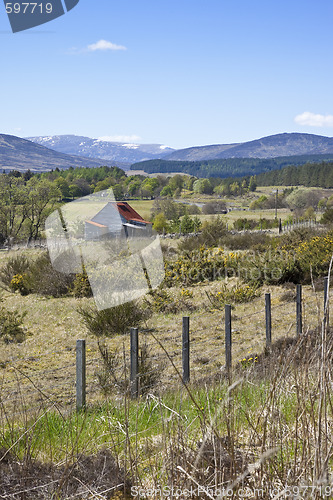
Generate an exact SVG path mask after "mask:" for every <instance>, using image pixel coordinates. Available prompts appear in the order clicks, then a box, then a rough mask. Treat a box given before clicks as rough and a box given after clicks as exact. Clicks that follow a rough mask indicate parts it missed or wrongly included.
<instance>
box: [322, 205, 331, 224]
mask: <svg viewBox="0 0 333 500" xmlns="http://www.w3.org/2000/svg"><path fill="white" fill-rule="evenodd" d="M320 222H321V224H332V222H333V208H327V209H326V210H325V212H324V213H323V216H322V218H321V219H320Z"/></svg>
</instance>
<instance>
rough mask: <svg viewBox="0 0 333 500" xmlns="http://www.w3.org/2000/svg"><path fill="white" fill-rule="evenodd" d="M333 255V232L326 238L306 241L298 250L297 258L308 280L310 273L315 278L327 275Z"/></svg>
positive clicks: (318, 237) (319, 237)
mask: <svg viewBox="0 0 333 500" xmlns="http://www.w3.org/2000/svg"><path fill="white" fill-rule="evenodd" d="M332 255H333V232H332V231H331V232H329V233H327V234H326V235H325V236H315V237H314V238H311V240H308V241H304V242H302V243H300V244H299V245H298V247H297V248H296V258H297V259H298V261H299V263H300V266H301V268H302V270H303V272H304V274H305V276H306V278H307V279H309V278H310V273H312V275H313V276H314V277H318V276H322V275H324V274H327V270H328V268H329V264H330V260H331V258H332Z"/></svg>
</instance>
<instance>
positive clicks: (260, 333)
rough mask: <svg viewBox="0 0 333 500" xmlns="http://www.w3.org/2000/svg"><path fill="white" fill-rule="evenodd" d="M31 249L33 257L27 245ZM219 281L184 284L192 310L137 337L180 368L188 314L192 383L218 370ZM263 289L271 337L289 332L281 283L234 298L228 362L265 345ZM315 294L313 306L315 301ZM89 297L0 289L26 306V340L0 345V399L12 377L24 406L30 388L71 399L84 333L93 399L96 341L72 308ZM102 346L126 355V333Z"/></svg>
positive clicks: (308, 324)
mask: <svg viewBox="0 0 333 500" xmlns="http://www.w3.org/2000/svg"><path fill="white" fill-rule="evenodd" d="M33 253H34V255H36V251H35V250H34V251H33ZM6 255H8V253H7V254H6ZM1 256H2V257H3V256H4V254H1ZM230 281H231V282H232V281H233V280H230ZM219 286H220V285H219V283H218V282H214V283H207V284H200V285H197V286H194V287H190V288H189V290H190V292H193V298H192V299H190V302H191V303H192V304H193V305H194V306H195V308H194V310H193V311H191V312H188V313H187V312H186V311H185V312H180V313H177V314H165V313H164V314H157V313H155V314H154V315H153V316H152V318H151V319H149V320H148V321H147V323H146V325H145V328H144V329H143V331H142V332H141V333H140V342H142V343H143V342H146V343H147V344H148V345H149V347H150V348H151V353H152V355H153V356H155V357H156V360H157V361H158V360H162V361H166V359H167V358H166V353H165V352H164V351H163V349H161V347H160V346H159V345H158V344H157V343H156V342H155V340H154V339H153V338H152V336H151V333H153V334H154V335H155V336H156V337H157V338H158V339H159V341H160V342H161V343H162V344H163V347H164V348H165V349H166V351H167V353H168V354H169V355H170V356H171V357H172V359H173V360H174V363H175V364H176V366H177V367H178V369H179V370H181V349H182V345H181V333H182V332H181V329H182V316H185V315H189V316H190V331H191V365H192V366H191V377H192V381H196V380H197V381H198V380H200V379H202V378H205V377H207V376H210V375H212V374H214V373H217V372H220V371H221V369H222V368H223V366H224V364H225V352H224V317H223V311H220V310H212V309H211V304H210V303H209V301H208V299H207V296H206V293H205V292H206V291H209V292H217V291H219ZM268 291H269V292H271V295H272V336H273V339H278V338H281V337H284V336H285V335H286V334H287V335H290V336H293V335H295V329H296V326H295V316H296V313H295V309H296V305H295V302H294V301H293V295H292V294H290V293H289V298H288V294H286V289H285V288H282V287H271V288H269V289H268V288H264V289H263V293H262V295H261V297H259V298H256V299H255V300H254V301H252V302H250V303H247V304H239V305H237V306H236V307H235V309H234V310H233V313H232V329H233V361H234V363H237V362H238V361H239V360H241V359H243V358H244V357H249V356H250V355H251V353H254V352H256V353H260V352H262V351H263V350H264V348H265V312H264V293H265V292H268ZM169 293H171V295H172V294H176V289H174V290H173V289H170V290H169ZM320 293H321V294H322V292H320ZM286 295H287V300H286ZM283 296H284V297H283ZM303 298H304V305H303V314H304V325H305V326H304V328H305V329H306V328H313V327H314V326H315V325H316V324H317V323H318V315H317V309H316V297H315V295H314V292H313V291H312V289H311V287H310V286H305V287H303ZM318 300H319V306H320V307H321V306H322V304H321V302H322V300H321V298H319V299H318ZM92 303H93V299H75V298H73V297H64V298H44V297H40V296H37V295H28V296H24V297H22V296H21V295H19V294H18V293H15V294H13V293H8V292H4V293H3V305H4V306H5V307H6V308H7V309H9V310H14V309H18V310H19V311H20V312H26V317H25V321H24V325H25V327H26V328H27V330H28V337H27V340H26V341H25V342H24V343H23V344H8V345H2V346H1V354H0V376H1V377H2V394H3V397H6V398H7V399H10V398H11V393H12V391H14V390H15V389H14V388H15V385H16V383H17V380H19V381H20V384H21V386H22V387H24V391H25V396H26V398H25V399H26V401H27V402H26V404H28V405H29V406H32V407H33V406H36V405H37V404H38V398H39V397H40V393H39V392H38V390H37V387H38V389H39V390H42V391H43V392H44V393H45V394H47V395H48V396H50V398H51V399H52V400H53V401H56V402H57V403H59V404H61V405H63V406H64V407H71V406H72V405H73V403H74V397H75V344H76V340H77V339H86V342H87V384H88V401H89V402H94V401H97V400H99V399H101V394H100V392H99V391H98V388H97V382H96V376H95V372H96V369H97V368H98V367H99V353H98V346H97V342H96V339H95V338H94V337H93V336H91V335H89V333H88V332H87V330H86V328H85V326H84V324H83V321H82V318H81V316H80V315H79V313H78V311H77V309H78V307H79V306H84V305H87V304H92ZM133 326H135V325H133ZM107 344H108V347H109V348H110V349H111V350H114V349H118V350H119V351H120V352H123V350H124V351H125V352H126V355H127V356H128V355H129V337H128V336H118V337H116V338H114V339H110V340H108V341H107ZM167 366H168V368H167V369H166V371H165V373H164V376H163V378H162V383H163V386H164V388H165V389H167V388H169V389H172V388H173V387H174V386H177V385H178V383H179V381H178V377H177V374H176V373H175V372H174V369H173V367H172V366H171V365H170V363H167Z"/></svg>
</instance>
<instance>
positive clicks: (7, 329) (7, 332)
mask: <svg viewBox="0 0 333 500" xmlns="http://www.w3.org/2000/svg"><path fill="white" fill-rule="evenodd" d="M25 316H26V313H23V314H21V313H19V312H18V311H17V310H15V311H8V310H7V309H6V308H5V307H3V306H2V307H0V338H1V339H3V340H4V342H5V343H6V344H9V343H11V342H23V341H24V340H25V337H26V332H25V329H24V328H23V326H22V324H23V319H24V317H25Z"/></svg>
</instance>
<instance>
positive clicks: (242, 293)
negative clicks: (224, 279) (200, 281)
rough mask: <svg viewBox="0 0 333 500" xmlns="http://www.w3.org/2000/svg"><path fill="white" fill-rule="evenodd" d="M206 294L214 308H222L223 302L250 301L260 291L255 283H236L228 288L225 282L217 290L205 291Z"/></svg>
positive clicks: (237, 302)
mask: <svg viewBox="0 0 333 500" xmlns="http://www.w3.org/2000/svg"><path fill="white" fill-rule="evenodd" d="M206 295H207V297H208V299H209V302H210V303H211V305H212V306H213V307H214V309H222V308H224V306H225V304H239V303H242V302H250V301H251V300H253V299H255V298H256V297H258V296H259V295H260V291H259V290H258V287H257V286H256V285H251V286H250V285H239V284H238V285H235V286H233V287H231V288H229V287H228V286H227V285H226V284H223V285H222V287H221V290H220V291H219V292H217V293H212V292H206Z"/></svg>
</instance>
